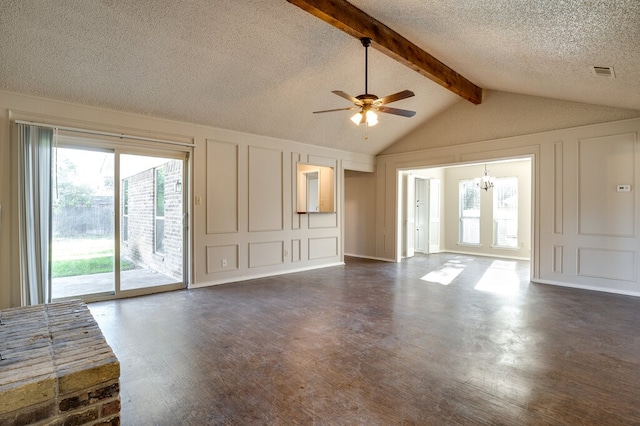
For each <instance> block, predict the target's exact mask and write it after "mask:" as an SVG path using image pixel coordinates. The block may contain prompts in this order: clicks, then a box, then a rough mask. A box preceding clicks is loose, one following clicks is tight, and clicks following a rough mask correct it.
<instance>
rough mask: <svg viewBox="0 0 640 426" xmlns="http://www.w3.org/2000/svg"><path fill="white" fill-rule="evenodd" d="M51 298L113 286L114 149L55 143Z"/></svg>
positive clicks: (106, 290) (105, 291) (106, 291)
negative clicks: (105, 149)
mask: <svg viewBox="0 0 640 426" xmlns="http://www.w3.org/2000/svg"><path fill="white" fill-rule="evenodd" d="M53 154H54V155H53V170H52V182H53V191H52V204H53V205H52V225H53V230H52V233H53V238H52V246H51V250H52V252H51V255H52V256H51V259H52V265H51V278H52V281H51V291H52V292H51V294H52V298H53V299H61V298H70V297H77V296H81V295H92V294H109V293H113V292H114V291H115V276H114V271H115V239H114V237H115V223H114V215H113V212H114V204H115V197H114V192H113V188H114V174H113V173H114V167H113V166H114V153H113V152H109V151H104V150H89V149H82V148H79V147H65V148H60V147H58V148H54V152H53Z"/></svg>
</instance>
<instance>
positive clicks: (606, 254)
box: [577, 247, 637, 282]
mask: <svg viewBox="0 0 640 426" xmlns="http://www.w3.org/2000/svg"><path fill="white" fill-rule="evenodd" d="M577 261H578V274H577V275H579V276H583V277H593V278H604V279H609V280H619V281H631V282H635V281H636V280H637V273H636V269H637V268H636V252H635V251H632V250H610V249H601V248H591V247H579V248H578V256H577Z"/></svg>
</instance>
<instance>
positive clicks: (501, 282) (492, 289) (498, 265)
mask: <svg viewBox="0 0 640 426" xmlns="http://www.w3.org/2000/svg"><path fill="white" fill-rule="evenodd" d="M474 288H475V289H476V290H478V291H484V292H487V293H497V294H505V295H509V294H516V293H517V292H518V290H519V288H520V278H518V274H517V272H516V262H515V261H508V260H495V261H493V263H491V266H489V268H487V271H486V272H485V273H484V274H483V275H482V278H481V279H480V281H478V284H476V286H475V287H474Z"/></svg>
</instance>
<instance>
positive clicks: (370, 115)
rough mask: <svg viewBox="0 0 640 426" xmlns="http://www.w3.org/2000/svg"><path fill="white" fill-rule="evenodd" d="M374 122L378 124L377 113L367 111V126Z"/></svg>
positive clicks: (372, 124)
mask: <svg viewBox="0 0 640 426" xmlns="http://www.w3.org/2000/svg"><path fill="white" fill-rule="evenodd" d="M376 124H378V114H376V113H375V112H373V111H371V110H369V111H367V126H369V127H371V126H375V125H376Z"/></svg>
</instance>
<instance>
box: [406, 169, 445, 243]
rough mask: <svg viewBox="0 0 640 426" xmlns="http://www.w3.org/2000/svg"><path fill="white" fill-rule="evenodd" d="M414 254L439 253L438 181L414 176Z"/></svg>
mask: <svg viewBox="0 0 640 426" xmlns="http://www.w3.org/2000/svg"><path fill="white" fill-rule="evenodd" d="M413 186H414V189H415V196H414V199H415V206H416V212H415V238H414V252H417V253H423V254H429V253H438V252H439V251H440V180H439V179H435V178H433V179H429V178H423V177H420V176H415V184H414V185H413Z"/></svg>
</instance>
